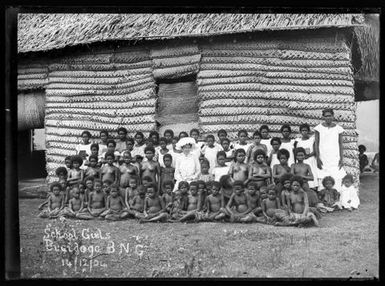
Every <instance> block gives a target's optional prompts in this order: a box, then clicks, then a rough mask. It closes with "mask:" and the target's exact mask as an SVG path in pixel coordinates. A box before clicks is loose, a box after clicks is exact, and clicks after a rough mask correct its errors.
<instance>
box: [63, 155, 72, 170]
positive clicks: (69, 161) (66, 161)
mask: <svg viewBox="0 0 385 286" xmlns="http://www.w3.org/2000/svg"><path fill="white" fill-rule="evenodd" d="M64 164H65V168H66V169H67V173H69V171H70V170H71V169H72V156H67V157H65V159H64Z"/></svg>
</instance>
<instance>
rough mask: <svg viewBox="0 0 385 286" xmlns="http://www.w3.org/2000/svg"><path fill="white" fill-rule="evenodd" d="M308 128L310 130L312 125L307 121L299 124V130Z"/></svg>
mask: <svg viewBox="0 0 385 286" xmlns="http://www.w3.org/2000/svg"><path fill="white" fill-rule="evenodd" d="M303 128H306V129H307V131H310V126H309V124H307V123H303V124H301V125H300V126H299V131H300V132H301V129H303Z"/></svg>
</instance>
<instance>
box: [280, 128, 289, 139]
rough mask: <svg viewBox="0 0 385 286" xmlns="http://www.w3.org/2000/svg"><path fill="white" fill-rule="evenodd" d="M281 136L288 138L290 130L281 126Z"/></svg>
mask: <svg viewBox="0 0 385 286" xmlns="http://www.w3.org/2000/svg"><path fill="white" fill-rule="evenodd" d="M282 136H283V138H289V136H290V130H289V129H288V128H283V130H282Z"/></svg>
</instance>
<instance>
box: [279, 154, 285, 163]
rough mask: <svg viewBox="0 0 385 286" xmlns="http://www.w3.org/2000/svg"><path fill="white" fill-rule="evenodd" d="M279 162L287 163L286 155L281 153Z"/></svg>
mask: <svg viewBox="0 0 385 286" xmlns="http://www.w3.org/2000/svg"><path fill="white" fill-rule="evenodd" d="M279 162H281V165H286V163H287V157H286V155H283V154H281V156H279Z"/></svg>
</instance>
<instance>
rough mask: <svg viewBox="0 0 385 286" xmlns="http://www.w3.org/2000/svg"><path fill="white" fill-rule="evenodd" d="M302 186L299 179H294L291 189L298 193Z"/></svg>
mask: <svg viewBox="0 0 385 286" xmlns="http://www.w3.org/2000/svg"><path fill="white" fill-rule="evenodd" d="M300 188H301V185H300V183H299V182H297V181H293V182H292V183H291V190H292V191H293V192H294V193H298V191H299V189H300Z"/></svg>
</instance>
